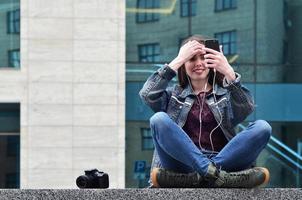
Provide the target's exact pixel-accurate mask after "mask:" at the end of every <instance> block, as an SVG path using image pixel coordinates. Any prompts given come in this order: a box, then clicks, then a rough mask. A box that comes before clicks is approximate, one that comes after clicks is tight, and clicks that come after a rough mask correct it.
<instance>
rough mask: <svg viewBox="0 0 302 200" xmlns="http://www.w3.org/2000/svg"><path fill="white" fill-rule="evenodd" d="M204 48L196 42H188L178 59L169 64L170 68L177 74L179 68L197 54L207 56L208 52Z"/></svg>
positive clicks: (179, 53) (182, 48) (181, 49)
mask: <svg viewBox="0 0 302 200" xmlns="http://www.w3.org/2000/svg"><path fill="white" fill-rule="evenodd" d="M203 47H204V45H203V44H201V43H199V42H197V41H196V40H192V41H189V42H187V43H186V44H184V45H183V46H182V47H181V48H180V49H179V52H178V55H177V57H176V58H174V60H172V62H170V63H169V67H170V68H172V69H173V70H174V71H176V72H177V70H178V68H180V67H181V66H182V65H183V64H184V63H185V62H187V61H188V60H190V59H191V58H192V57H193V56H195V55H196V54H205V53H206V52H205V50H203Z"/></svg>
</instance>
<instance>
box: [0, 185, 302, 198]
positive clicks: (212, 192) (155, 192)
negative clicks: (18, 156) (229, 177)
mask: <svg viewBox="0 0 302 200" xmlns="http://www.w3.org/2000/svg"><path fill="white" fill-rule="evenodd" d="M301 198H302V189H301V188H296V189H295V188H284V189H283V188H265V189H264V188H263V189H251V190H248V189H104V190H103V189H98V190H90V189H89V190H86V189H85V190H82V189H81V190H80V189H62V190H48V189H43V190H18V189H4V190H0V199H1V200H4V199H5V200H6V199H7V200H8V199H9V200H12V199H22V200H24V199H35V200H36V199H41V200H42V199H43V200H48V199H62V200H63V199H68V200H69V199H114V200H116V199H121V200H130V199H131V200H132V199H133V200H134V199H135V200H136V199H152V200H155V199H190V200H191V199H196V200H197V199H219V200H221V199H223V200H225V199H230V200H231V199H232V200H233V199H240V200H242V199H261V200H262V199H274V200H275V199H301Z"/></svg>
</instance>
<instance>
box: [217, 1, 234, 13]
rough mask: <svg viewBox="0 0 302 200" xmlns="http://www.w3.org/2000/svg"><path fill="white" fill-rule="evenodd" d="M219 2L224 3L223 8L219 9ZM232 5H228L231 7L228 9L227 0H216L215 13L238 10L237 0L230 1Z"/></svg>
mask: <svg viewBox="0 0 302 200" xmlns="http://www.w3.org/2000/svg"><path fill="white" fill-rule="evenodd" d="M218 1H221V2H222V7H221V8H218ZM229 2H230V5H228V6H229V7H226V0H215V3H214V11H215V12H223V11H227V10H234V9H237V0H229Z"/></svg>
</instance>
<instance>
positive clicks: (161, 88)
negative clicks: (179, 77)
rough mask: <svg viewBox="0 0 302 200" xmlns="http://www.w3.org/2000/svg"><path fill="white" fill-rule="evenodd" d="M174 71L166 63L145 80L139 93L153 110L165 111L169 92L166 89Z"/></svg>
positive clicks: (174, 73)
mask: <svg viewBox="0 0 302 200" xmlns="http://www.w3.org/2000/svg"><path fill="white" fill-rule="evenodd" d="M175 75H176V72H175V71H174V70H173V69H171V68H170V67H169V66H168V65H164V66H163V67H162V68H160V69H158V70H157V71H156V72H154V73H153V74H152V75H151V76H150V77H149V78H148V79H147V81H146V82H145V84H144V86H143V88H142V89H141V90H140V92H139V95H140V97H141V99H142V100H143V101H144V102H145V103H146V104H147V105H148V106H150V108H151V109H152V110H153V111H154V112H158V111H165V110H166V108H167V103H168V100H169V98H170V96H171V92H170V91H169V90H166V89H167V87H168V83H169V82H170V80H171V79H172V78H173V77H174V76H175Z"/></svg>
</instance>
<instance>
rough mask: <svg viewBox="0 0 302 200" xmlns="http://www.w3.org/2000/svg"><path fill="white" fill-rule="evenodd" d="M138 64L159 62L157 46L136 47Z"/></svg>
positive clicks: (156, 44) (143, 45)
mask: <svg viewBox="0 0 302 200" xmlns="http://www.w3.org/2000/svg"><path fill="white" fill-rule="evenodd" d="M138 52H139V61H140V62H157V61H159V55H160V52H159V44H158V43H153V44H142V45H138Z"/></svg>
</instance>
